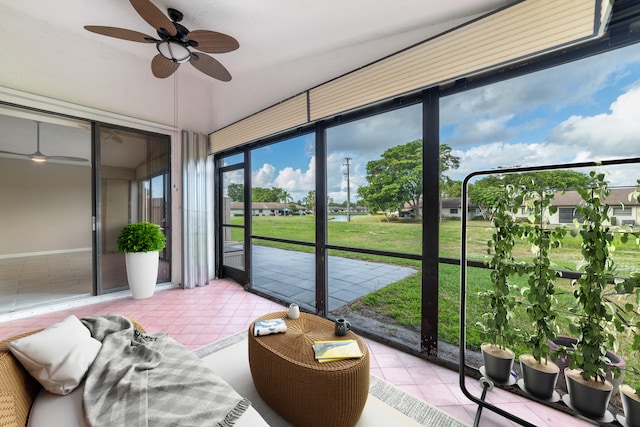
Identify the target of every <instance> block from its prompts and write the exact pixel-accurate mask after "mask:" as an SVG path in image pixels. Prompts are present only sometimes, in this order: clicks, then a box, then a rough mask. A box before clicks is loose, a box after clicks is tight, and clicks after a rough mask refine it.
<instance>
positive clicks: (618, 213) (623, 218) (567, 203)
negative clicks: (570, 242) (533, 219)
mask: <svg viewBox="0 0 640 427" xmlns="http://www.w3.org/2000/svg"><path fill="white" fill-rule="evenodd" d="M633 191H634V188H633V187H624V188H612V189H611V193H610V194H609V197H607V199H606V200H605V203H606V204H607V205H609V206H610V207H611V210H610V211H609V216H610V217H611V223H612V224H613V225H638V224H640V204H639V203H638V200H637V199H636V198H635V197H631V200H629V195H630V194H631V193H632V192H633ZM581 203H582V198H581V197H580V195H579V194H578V192H577V191H567V192H565V193H564V194H562V193H556V195H555V197H554V198H553V200H552V201H551V204H552V205H553V206H557V207H558V211H557V212H556V213H555V214H554V215H551V216H550V217H549V222H550V223H551V224H571V223H573V220H574V219H578V220H580V217H579V216H578V215H576V206H578V205H579V204H581ZM523 209H524V208H523Z"/></svg>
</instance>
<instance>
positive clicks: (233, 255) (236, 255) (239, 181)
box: [222, 168, 245, 270]
mask: <svg viewBox="0 0 640 427" xmlns="http://www.w3.org/2000/svg"><path fill="white" fill-rule="evenodd" d="M222 194H223V197H224V201H223V205H224V206H223V214H222V224H223V227H222V238H223V247H222V251H223V260H222V262H223V265H225V266H227V267H233V268H236V269H238V270H244V269H245V265H244V230H245V223H244V220H245V217H244V203H243V200H244V169H243V168H241V169H235V170H232V171H228V172H224V173H223V174H222Z"/></svg>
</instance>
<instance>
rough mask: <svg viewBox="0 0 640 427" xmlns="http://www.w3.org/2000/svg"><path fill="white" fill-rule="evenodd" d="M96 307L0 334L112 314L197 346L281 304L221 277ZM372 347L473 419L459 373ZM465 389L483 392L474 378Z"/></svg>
mask: <svg viewBox="0 0 640 427" xmlns="http://www.w3.org/2000/svg"><path fill="white" fill-rule="evenodd" d="M98 298H99V297H96V300H97V301H101V302H97V303H94V304H87V301H85V302H84V303H82V304H76V306H75V307H72V306H71V304H67V306H62V309H60V308H61V306H58V307H57V309H55V310H57V311H54V308H48V309H43V310H39V311H37V312H32V313H31V315H29V316H28V317H22V318H20V317H21V316H26V315H27V314H26V313H13V314H12V315H11V316H0V339H5V338H9V337H11V336H13V335H16V334H19V333H22V332H27V331H30V330H32V329H35V328H41V327H46V326H47V325H49V324H51V323H53V322H56V321H59V320H62V319H63V318H65V317H66V316H68V315H70V314H75V315H76V316H77V317H86V316H92V315H97V314H106V313H118V314H123V315H127V316H131V317H134V318H135V319H137V320H138V321H139V322H140V323H141V324H142V325H143V326H144V327H145V329H146V330H147V331H149V332H162V331H164V332H169V333H170V334H171V335H172V336H173V337H174V338H175V339H176V340H177V341H179V342H180V343H182V344H184V345H185V346H187V347H188V348H190V349H195V348H198V347H200V346H203V345H205V344H208V343H210V342H212V341H215V340H218V339H221V338H224V337H226V336H229V335H232V334H234V333H236V332H240V331H242V330H244V329H246V328H247V326H248V325H249V324H250V323H251V321H253V320H254V319H255V318H256V317H258V316H260V315H262V314H265V313H269V312H272V311H277V310H282V309H283V307H282V306H281V305H279V304H276V303H274V302H272V301H269V300H266V299H264V298H261V297H259V296H257V295H254V294H251V293H249V292H245V291H244V290H243V288H242V287H241V286H239V285H238V284H236V283H233V282H231V281H227V280H216V281H213V282H211V283H210V284H209V285H208V286H205V287H201V288H196V289H190V290H182V289H168V290H159V291H157V292H156V294H155V295H154V296H153V297H152V298H149V299H145V300H133V299H132V298H130V297H128V296H125V297H120V298H113V297H112V298H111V299H108V300H104V298H102V299H98ZM367 343H368V345H369V348H370V351H371V373H372V374H374V375H377V376H378V377H380V378H384V379H385V380H387V381H389V382H391V383H393V384H395V385H397V386H398V387H400V388H402V389H404V390H405V391H407V392H408V393H411V394H412V395H414V396H416V397H418V398H420V399H422V400H424V401H426V402H429V403H430V404H432V405H434V406H437V407H438V408H440V409H441V410H443V411H445V412H447V413H449V414H451V415H453V416H455V417H456V418H458V419H460V420H461V421H463V422H466V423H468V424H469V425H472V424H473V421H474V417H475V414H476V411H477V405H475V404H473V403H472V402H471V401H470V400H468V399H467V398H466V397H465V396H464V395H463V394H462V391H461V390H460V386H459V378H458V373H457V372H454V371H451V370H448V369H446V368H443V367H440V366H437V365H434V364H432V363H429V362H427V361H425V360H423V359H420V358H418V357H415V356H412V355H409V354H406V353H403V352H401V351H398V350H396V349H393V348H391V347H387V346H385V345H382V344H380V343H378V342H375V341H372V340H367ZM465 384H466V386H467V388H468V389H469V390H475V392H476V394H477V396H480V394H481V387H480V385H479V383H478V382H477V381H476V380H473V379H468V380H467V381H466V383H465ZM487 401H489V402H492V403H494V404H495V405H496V406H498V407H500V408H502V409H504V410H506V411H508V412H510V413H512V414H515V415H517V416H518V417H521V418H522V419H524V420H526V421H528V422H530V423H532V424H534V425H536V426H541V427H542V426H558V425H562V426H583V425H591V424H590V423H587V422H586V421H583V420H581V419H579V418H576V417H573V416H570V415H567V414H565V413H563V412H560V411H557V410H554V409H552V408H549V407H547V406H544V405H540V404H537V403H535V402H533V401H531V400H528V399H526V398H524V397H521V396H518V395H515V394H512V393H508V392H506V391H504V390H500V389H497V388H495V389H494V390H492V391H490V392H489V393H488V394H487ZM479 425H480V426H492V427H493V426H496V427H501V426H515V425H517V424H516V423H513V422H511V421H509V420H507V419H506V418H504V417H502V416H499V415H497V414H496V413H494V412H492V411H489V410H487V409H485V410H484V411H483V412H482V417H481V420H480V423H479Z"/></svg>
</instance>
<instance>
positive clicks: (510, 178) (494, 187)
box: [469, 170, 596, 220]
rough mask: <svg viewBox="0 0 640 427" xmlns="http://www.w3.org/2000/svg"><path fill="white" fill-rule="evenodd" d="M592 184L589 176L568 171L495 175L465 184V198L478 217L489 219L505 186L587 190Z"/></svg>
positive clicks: (533, 188) (593, 182)
mask: <svg viewBox="0 0 640 427" xmlns="http://www.w3.org/2000/svg"><path fill="white" fill-rule="evenodd" d="M594 184H596V182H595V180H594V179H593V178H591V177H590V176H588V175H586V174H584V173H580V172H576V171H572V170H551V171H540V172H524V173H508V174H505V173H499V172H498V173H496V174H495V175H489V176H487V177H485V178H482V179H479V180H478V181H476V182H475V183H473V184H471V185H469V199H471V201H472V202H473V203H475V204H476V206H478V207H479V208H480V211H481V212H482V216H483V217H484V218H485V219H487V220H491V219H492V217H493V212H494V209H493V206H495V205H496V201H497V198H498V196H499V194H500V192H501V191H502V189H503V188H504V187H505V186H507V185H512V186H514V187H520V188H523V189H525V190H540V189H545V190H546V189H551V190H567V189H577V188H591V187H593V185H594Z"/></svg>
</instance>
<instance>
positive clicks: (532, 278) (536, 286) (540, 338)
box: [522, 191, 566, 363]
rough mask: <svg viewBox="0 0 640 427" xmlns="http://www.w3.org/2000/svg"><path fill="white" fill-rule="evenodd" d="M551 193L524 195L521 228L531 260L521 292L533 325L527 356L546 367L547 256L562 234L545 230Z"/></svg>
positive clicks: (549, 322) (552, 276) (549, 327)
mask: <svg viewBox="0 0 640 427" xmlns="http://www.w3.org/2000/svg"><path fill="white" fill-rule="evenodd" d="M553 194H554V193H553V191H539V192H538V191H532V192H529V193H528V195H527V202H526V206H527V208H529V209H530V210H531V214H530V215H529V221H530V222H529V223H527V224H523V233H522V234H523V237H525V238H526V239H527V241H528V242H529V243H530V244H531V250H532V252H533V259H532V264H531V266H529V267H527V272H528V273H529V278H528V287H527V288H526V289H524V290H523V294H524V295H525V297H526V300H525V301H526V303H528V305H527V308H526V312H527V314H528V316H529V319H530V321H531V322H532V323H533V330H534V332H533V333H532V334H529V336H528V337H527V344H528V345H529V347H530V349H531V354H532V356H533V357H534V359H535V360H536V361H537V362H538V363H547V359H548V357H549V355H550V353H551V351H550V349H549V344H548V341H549V340H553V339H555V338H556V336H557V334H558V326H557V324H556V314H557V312H556V309H555V305H556V304H557V299H556V297H555V280H556V271H555V270H554V269H553V268H552V265H551V260H550V253H551V251H552V250H553V249H557V248H559V247H561V245H562V239H563V238H564V236H565V234H566V230H565V229H564V228H562V227H554V228H549V227H548V224H546V222H548V221H545V219H544V218H545V213H546V212H547V211H548V212H549V214H551V215H552V214H554V213H555V212H556V211H557V209H558V208H557V207H556V206H551V200H552V199H553Z"/></svg>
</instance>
